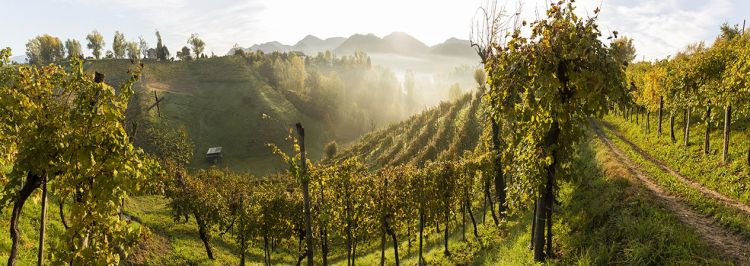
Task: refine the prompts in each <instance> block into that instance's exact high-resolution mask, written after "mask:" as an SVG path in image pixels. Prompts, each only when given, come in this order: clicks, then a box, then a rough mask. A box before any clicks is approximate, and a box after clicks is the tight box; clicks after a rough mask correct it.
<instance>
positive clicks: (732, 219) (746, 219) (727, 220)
mask: <svg viewBox="0 0 750 266" xmlns="http://www.w3.org/2000/svg"><path fill="white" fill-rule="evenodd" d="M603 131H604V133H605V134H606V135H607V136H608V137H609V138H610V139H612V141H613V142H614V144H615V145H616V146H617V147H618V148H620V149H621V150H622V151H624V152H625V153H626V154H627V155H628V157H630V159H631V160H633V161H634V162H636V163H638V164H639V165H640V166H641V167H642V169H643V170H644V172H645V173H647V174H648V175H649V176H650V177H652V178H654V181H655V182H656V183H657V184H659V185H660V186H662V187H663V188H665V189H666V190H668V191H670V192H671V193H674V194H675V195H678V196H680V197H681V198H682V199H683V200H685V201H686V203H687V204H688V205H689V206H690V207H691V208H693V209H695V210H696V211H698V212H699V213H701V214H703V215H706V216H711V217H713V218H714V219H715V220H716V221H718V222H719V223H720V224H721V225H722V226H724V227H725V228H727V229H729V230H731V231H733V232H736V233H739V234H742V235H744V236H746V237H750V216H748V215H747V214H745V213H743V212H742V211H740V210H736V209H733V208H729V207H726V206H725V205H724V204H723V203H721V202H719V201H717V200H715V199H712V198H709V197H705V196H704V195H703V194H702V193H701V192H700V191H698V190H696V189H695V188H693V187H690V186H689V185H687V184H685V183H683V182H681V181H680V180H678V179H677V178H676V177H674V176H672V175H671V174H669V173H666V172H664V171H662V170H661V169H660V168H659V167H658V166H657V165H656V164H654V163H652V162H650V161H648V160H646V159H644V158H643V157H641V156H640V155H639V154H638V153H637V152H636V151H635V150H633V148H632V147H630V145H628V144H626V143H625V142H623V141H622V140H621V139H619V138H617V137H616V136H615V134H614V132H612V131H611V130H610V129H608V128H606V127H605V128H603ZM635 143H636V144H638V142H635ZM639 145H640V144H639ZM665 149H666V148H665ZM651 150H654V149H651ZM698 167H699V166H698Z"/></svg>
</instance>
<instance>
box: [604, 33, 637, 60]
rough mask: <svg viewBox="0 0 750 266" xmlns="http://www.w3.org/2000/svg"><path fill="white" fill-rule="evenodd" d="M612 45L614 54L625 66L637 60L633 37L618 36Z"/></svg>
mask: <svg viewBox="0 0 750 266" xmlns="http://www.w3.org/2000/svg"><path fill="white" fill-rule="evenodd" d="M615 36H617V35H615ZM610 46H611V47H612V56H613V57H614V58H615V60H617V61H618V62H621V63H622V64H624V65H625V66H627V65H629V64H630V63H632V62H633V60H635V56H636V54H635V46H634V45H633V39H631V38H628V37H621V38H617V37H615V39H614V40H613V41H612V43H611V44H610Z"/></svg>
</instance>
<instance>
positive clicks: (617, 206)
mask: <svg viewBox="0 0 750 266" xmlns="http://www.w3.org/2000/svg"><path fill="white" fill-rule="evenodd" d="M572 167H573V168H574V169H575V171H574V173H575V174H574V175H573V177H572V178H569V179H567V180H561V182H560V184H559V185H560V187H559V195H558V200H559V205H558V206H557V207H556V209H555V213H556V214H555V215H556V216H555V224H554V228H553V232H554V234H555V235H554V236H555V238H554V246H555V250H556V257H555V258H554V259H552V260H549V261H548V262H546V264H555V265H601V264H630V265H642V264H646V265H649V264H650V265H660V264H666V265H691V264H701V265H706V264H708V265H721V264H730V263H729V262H728V261H726V260H725V258H722V256H721V254H719V253H718V252H716V251H713V250H711V249H710V248H709V247H708V246H707V245H706V244H705V243H703V242H702V241H701V239H700V238H699V237H698V235H697V234H696V233H695V232H693V231H692V230H691V229H690V228H688V227H687V226H685V225H683V224H681V223H680V222H679V221H678V219H677V218H676V217H674V215H672V214H671V213H669V211H667V210H666V209H664V208H662V207H661V206H659V205H658V204H656V203H653V202H652V201H651V198H650V196H649V195H648V193H646V192H645V191H644V189H642V188H639V187H638V186H636V185H633V184H631V183H630V182H629V181H627V180H626V179H624V178H623V177H622V176H623V175H624V174H626V173H627V171H625V170H624V168H622V166H620V165H619V164H618V163H617V162H616V161H615V160H614V159H613V158H612V155H610V154H609V153H608V152H607V150H606V148H605V147H604V146H603V145H602V144H601V143H599V141H597V140H592V141H590V142H585V143H583V144H582V145H581V146H580V147H579V156H578V157H577V158H576V160H575V162H574V164H573V165H572ZM38 194H39V193H36V195H35V196H34V197H35V198H36V197H38V196H37V195H38ZM167 204H168V201H167V200H166V199H164V198H163V197H159V196H139V197H133V198H130V199H128V201H127V202H126V211H127V213H128V214H130V215H132V216H133V217H135V218H136V220H138V221H139V222H140V223H142V224H143V225H144V226H145V227H146V228H148V229H149V230H148V231H149V232H150V233H148V234H146V236H145V237H144V240H143V241H142V243H141V245H140V246H139V247H138V248H137V251H134V252H133V253H134V255H133V256H131V257H130V258H129V261H128V262H129V263H131V264H136V265H232V264H238V256H237V251H236V245H235V243H234V241H233V240H232V239H231V237H229V235H225V236H223V237H221V236H217V237H215V238H214V239H213V240H212V245H213V247H214V251H215V255H216V258H217V259H216V260H215V261H210V260H208V259H207V257H206V254H205V250H204V248H203V245H202V243H201V242H200V240H199V238H198V233H197V226H196V225H195V223H194V219H191V220H190V222H188V223H180V222H175V221H174V220H173V218H172V215H171V211H170V209H169V207H168V205H167ZM475 205H478V204H475ZM38 206H39V205H38V204H35V203H34V202H33V201H30V202H28V203H27V205H26V206H25V208H24V217H23V219H22V221H21V230H22V242H21V245H22V249H21V250H20V252H21V253H20V257H19V262H20V264H19V265H29V264H32V263H34V262H35V261H36V243H37V236H36V232H37V228H38V225H39V221H38V212H39V207H38ZM49 214H50V215H49V217H50V220H49V222H48V229H49V231H48V232H49V234H48V239H53V238H54V236H55V235H59V234H60V233H61V232H62V225H61V224H60V223H59V217H58V216H57V215H56V212H54V211H50V212H49ZM476 214H477V216H481V211H479V210H477V213H476ZM9 216H10V210H9V209H8V208H6V209H4V210H3V212H2V213H1V215H0V222H1V224H2V227H0V236H8V235H9V234H8V232H7V228H8V227H7V224H8V219H9ZM477 219H478V220H480V218H479V217H477ZM487 219H488V220H489V221H491V220H490V219H489V215H487ZM457 220H458V219H457V218H455V219H454V220H453V222H452V224H451V231H452V233H451V234H450V250H451V253H452V255H451V256H445V255H444V254H443V246H442V243H443V242H442V241H443V236H442V233H440V232H435V230H434V229H433V228H428V230H426V231H427V232H428V234H427V240H426V241H427V242H426V246H425V247H426V248H425V257H426V260H427V262H428V263H429V264H430V265H468V264H471V265H532V264H535V263H534V261H533V258H532V253H531V251H529V249H528V246H529V242H530V227H531V226H530V222H531V213H530V212H528V211H527V212H524V213H521V214H519V215H518V217H513V218H511V219H510V220H509V221H507V222H505V223H504V224H503V226H502V228H503V229H502V230H501V229H499V228H497V227H495V226H494V225H493V224H492V223H491V222H490V223H488V224H487V225H485V224H481V223H480V225H479V233H480V239H474V237H473V235H472V233H471V225H470V223H467V227H468V228H467V234H466V236H467V238H466V240H465V241H464V240H463V236H462V233H461V230H460V226H459V223H458V221H457ZM399 240H400V241H401V243H400V246H399V252H400V254H401V262H402V263H403V265H415V264H416V262H417V258H418V250H417V243H416V242H414V243H413V247H412V248H411V249H410V250H409V249H408V247H407V246H408V245H407V240H406V238H405V236H404V234H403V232H401V233H399ZM257 244H258V243H255V245H254V246H252V247H251V249H250V252H249V254H248V261H249V262H250V263H251V265H252V264H257V262H258V261H261V260H262V254H263V253H262V250H261V249H260V246H259V245H257ZM332 244H333V246H332V253H331V254H330V256H329V258H330V260H329V261H331V262H332V264H333V265H342V264H344V263H345V261H346V257H345V254H344V253H343V252H342V251H343V250H344V248H343V242H342V241H341V239H338V238H334V239H332ZM50 245H51V244H50ZM387 247H388V248H387V249H386V263H387V264H392V263H393V261H394V260H393V255H392V254H393V253H392V252H393V251H392V247H390V243H389V244H388V246H387ZM296 248H297V243H296V241H295V240H287V241H282V242H280V243H279V244H278V247H277V249H276V252H274V253H273V254H272V258H273V263H274V264H277V265H289V264H294V262H295V258H294V257H295V256H296ZM9 250H10V239H9V237H3V238H0V260H3V261H4V260H7V256H8V251H9ZM319 254H320V252H319V251H317V252H316V255H317V257H318V258H319V256H320V255H319ZM357 262H358V264H362V265H376V264H379V263H380V246H379V239H373V240H372V241H370V242H367V243H362V244H361V246H360V248H359V251H358V257H357Z"/></svg>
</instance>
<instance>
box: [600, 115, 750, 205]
mask: <svg viewBox="0 0 750 266" xmlns="http://www.w3.org/2000/svg"><path fill="white" fill-rule="evenodd" d="M680 118H681V117H680ZM656 120H657V118H655V117H652V118H651V124H652V125H651V130H650V133H648V134H646V132H645V127H644V123H643V122H642V121H641V123H640V125H636V124H635V123H631V122H627V121H626V120H625V119H623V118H622V117H620V116H608V117H607V118H606V121H607V122H609V123H610V125H612V126H613V127H614V128H615V129H616V130H617V131H619V132H621V133H622V134H623V135H624V136H625V137H626V138H628V139H629V140H630V141H631V142H633V143H635V144H636V145H638V146H639V147H641V148H642V149H643V148H644V147H650V148H647V149H644V150H645V151H646V152H647V153H648V154H649V155H651V157H654V158H656V159H658V160H660V161H662V162H664V163H665V164H667V165H668V166H669V167H670V168H672V169H673V170H675V171H677V172H679V173H681V174H682V175H684V176H686V177H688V178H690V179H691V180H694V181H696V182H698V183H700V184H701V185H703V186H705V187H707V188H710V189H712V190H714V191H717V192H719V193H721V194H723V195H725V196H727V197H730V198H733V199H736V200H738V201H740V202H743V203H745V204H750V193H748V189H750V167H749V166H748V165H747V157H746V156H747V154H746V152H747V148H748V145H750V135H748V128H749V126H750V121H747V120H741V121H738V122H735V123H734V124H733V125H732V128H733V129H732V132H731V133H730V145H729V162H728V164H726V165H725V164H722V162H721V156H722V154H721V153H722V152H721V149H722V145H723V141H724V137H723V130H722V129H723V127H721V128H720V127H718V126H717V125H716V124H714V125H712V129H713V130H712V131H711V133H710V143H711V145H710V149H709V154H704V152H703V141H704V138H705V130H706V124H705V122H704V121H700V120H698V119H695V118H693V119H691V124H692V125H691V127H690V142H689V143H690V145H689V146H688V147H687V148H686V147H685V146H684V142H683V138H684V136H685V131H684V130H685V128H684V121H683V120H682V119H675V137H676V139H677V142H676V143H674V144H673V143H671V140H670V137H669V119H668V118H667V117H665V118H664V121H663V123H664V124H663V125H662V126H663V129H662V130H663V132H662V135H661V136H658V135H657V130H656V123H657V122H656Z"/></svg>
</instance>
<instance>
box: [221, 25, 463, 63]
mask: <svg viewBox="0 0 750 266" xmlns="http://www.w3.org/2000/svg"><path fill="white" fill-rule="evenodd" d="M240 48H242V49H243V50H244V51H245V52H250V51H263V52H264V53H272V52H292V51H299V52H304V53H305V54H308V55H314V54H317V53H319V52H325V51H332V52H334V53H336V54H342V55H346V54H353V53H354V52H355V51H363V52H365V53H368V54H373V53H382V54H397V55H408V56H416V57H422V56H429V55H442V56H451V57H462V58H473V57H476V53H475V52H474V49H473V48H472V47H471V45H470V44H469V41H468V40H463V39H458V38H456V37H451V38H448V39H446V40H445V41H444V42H441V43H438V44H435V45H432V46H429V45H427V44H425V43H424V42H422V41H420V40H419V39H417V38H415V37H413V36H411V35H409V34H407V33H405V32H398V31H396V32H392V33H390V34H388V35H385V36H383V37H382V38H381V37H378V36H377V35H375V34H372V33H367V34H361V33H357V34H353V35H351V36H349V37H330V38H326V39H322V38H320V37H317V36H315V35H310V34H308V35H306V36H305V37H304V38H302V39H301V40H299V41H297V42H296V43H295V44H294V45H287V44H283V43H281V42H278V41H270V42H265V43H259V44H254V45H252V46H250V47H248V48H243V47H240ZM234 49H235V48H232V49H230V50H229V51H228V52H227V54H230V55H231V54H233V53H234Z"/></svg>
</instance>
